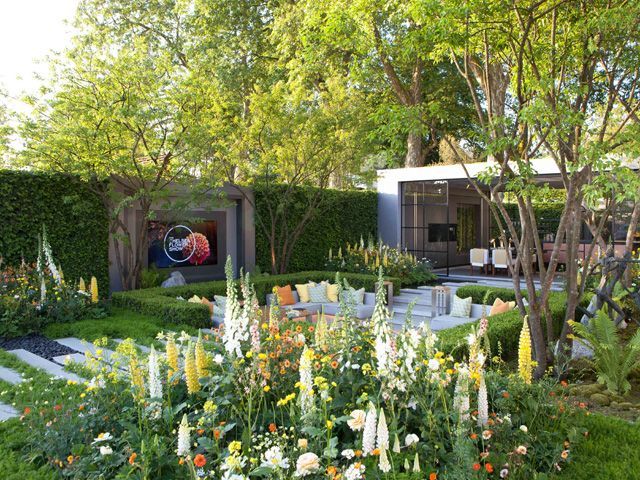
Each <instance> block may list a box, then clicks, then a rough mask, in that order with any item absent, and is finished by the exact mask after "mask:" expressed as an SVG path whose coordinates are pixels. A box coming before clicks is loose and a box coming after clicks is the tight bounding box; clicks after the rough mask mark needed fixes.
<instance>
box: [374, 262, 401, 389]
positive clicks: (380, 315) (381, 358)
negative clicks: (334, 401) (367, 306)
mask: <svg viewBox="0 0 640 480" xmlns="http://www.w3.org/2000/svg"><path fill="white" fill-rule="evenodd" d="M371 328H372V331H373V335H374V337H375V342H374V354H375V362H374V363H375V366H376V371H377V372H378V376H379V377H386V376H388V375H389V373H391V372H392V371H393V366H394V365H395V362H393V361H392V358H391V355H392V345H391V327H390V326H389V310H388V309H387V306H386V305H385V293H384V286H383V281H382V269H380V274H379V275H378V284H377V286H376V304H375V307H374V309H373V314H372V315H371Z"/></svg>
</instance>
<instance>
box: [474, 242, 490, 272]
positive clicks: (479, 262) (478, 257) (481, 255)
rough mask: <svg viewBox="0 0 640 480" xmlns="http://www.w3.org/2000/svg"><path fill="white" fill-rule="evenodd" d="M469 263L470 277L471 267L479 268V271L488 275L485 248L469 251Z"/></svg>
mask: <svg viewBox="0 0 640 480" xmlns="http://www.w3.org/2000/svg"><path fill="white" fill-rule="evenodd" d="M469 263H470V264H471V275H473V267H480V270H481V271H484V272H485V273H489V269H488V267H489V250H488V249H486V248H472V249H471V250H470V251H469Z"/></svg>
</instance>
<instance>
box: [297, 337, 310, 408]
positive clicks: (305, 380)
mask: <svg viewBox="0 0 640 480" xmlns="http://www.w3.org/2000/svg"><path fill="white" fill-rule="evenodd" d="M313 358H314V354H313V350H311V349H309V348H308V347H307V346H306V345H305V347H304V350H303V351H302V355H301V356H300V397H299V399H300V409H301V410H302V415H303V416H305V415H307V414H308V413H309V412H310V411H311V410H313Z"/></svg>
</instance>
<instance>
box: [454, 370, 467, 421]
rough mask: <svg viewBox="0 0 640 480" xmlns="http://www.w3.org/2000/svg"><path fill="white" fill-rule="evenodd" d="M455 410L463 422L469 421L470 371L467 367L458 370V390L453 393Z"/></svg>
mask: <svg viewBox="0 0 640 480" xmlns="http://www.w3.org/2000/svg"><path fill="white" fill-rule="evenodd" d="M453 408H454V410H456V411H457V412H458V415H459V416H460V420H461V421H466V420H469V410H470V408H471V405H470V402H469V370H468V369H467V368H466V366H462V367H460V369H459V370H458V378H457V380H456V388H455V390H454V393H453Z"/></svg>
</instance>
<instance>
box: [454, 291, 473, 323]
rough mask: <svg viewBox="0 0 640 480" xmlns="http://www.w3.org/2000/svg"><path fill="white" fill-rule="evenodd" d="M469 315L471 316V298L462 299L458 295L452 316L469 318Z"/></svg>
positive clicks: (455, 298)
mask: <svg viewBox="0 0 640 480" xmlns="http://www.w3.org/2000/svg"><path fill="white" fill-rule="evenodd" d="M469 315H471V297H467V298H460V297H458V296H457V295H456V296H455V297H453V306H452V307H451V316H452V317H462V318H469Z"/></svg>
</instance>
